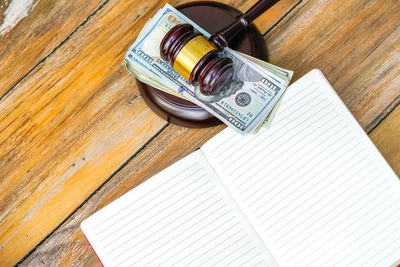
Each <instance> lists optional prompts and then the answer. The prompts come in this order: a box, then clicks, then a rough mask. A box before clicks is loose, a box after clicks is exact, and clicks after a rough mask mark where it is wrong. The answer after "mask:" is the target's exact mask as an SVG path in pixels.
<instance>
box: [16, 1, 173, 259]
mask: <svg viewBox="0 0 400 267" xmlns="http://www.w3.org/2000/svg"><path fill="white" fill-rule="evenodd" d="M107 1H108V0H107ZM169 125H170V123H169V122H166V123H165V125H164V126H163V127H161V128H160V129H159V130H158V131H157V132H156V133H155V134H154V135H153V136H152V137H151V138H149V140H147V141H146V143H144V144H143V146H142V147H140V148H139V149H138V150H137V151H136V152H135V153H133V154H132V155H131V156H130V157H129V158H128V159H127V160H126V161H125V162H123V163H122V164H121V166H119V167H118V169H116V170H115V171H114V172H113V173H112V174H111V175H110V177H108V178H107V179H106V180H105V181H104V182H103V183H102V184H101V185H100V186H99V187H97V188H96V190H94V191H93V192H92V193H91V194H90V195H89V196H88V197H87V198H86V199H85V200H83V201H82V203H81V204H79V205H78V206H77V207H76V208H75V209H74V210H73V211H72V212H71V213H70V214H68V216H66V217H65V218H64V219H63V220H62V221H61V222H60V223H59V224H58V225H57V226H56V227H55V228H54V229H53V230H52V231H51V232H50V233H49V234H48V235H46V236H45V237H44V238H43V239H42V240H41V241H40V242H39V243H37V245H36V246H35V247H33V248H32V249H31V250H30V251H29V252H28V253H27V254H25V255H24V256H23V257H22V258H21V259H20V260H19V261H18V262H17V263H16V266H19V265H21V264H22V262H23V261H24V260H25V259H26V258H27V257H29V256H30V255H31V254H32V253H33V252H34V251H35V250H36V249H37V248H38V247H40V246H41V245H42V244H43V243H44V242H45V241H46V240H47V238H49V237H50V236H51V235H52V234H54V232H56V231H57V230H58V229H59V228H60V227H61V226H62V225H63V224H64V223H65V222H66V221H68V219H69V218H71V216H72V215H74V214H75V213H76V212H77V211H78V210H79V209H80V208H82V206H83V205H85V203H87V202H88V201H89V200H90V199H91V198H92V197H93V196H94V195H95V194H96V193H97V192H98V191H100V190H101V189H102V188H103V187H104V186H105V185H106V184H107V183H108V182H109V181H110V180H111V179H112V178H113V177H114V176H115V175H117V174H118V173H119V172H120V171H121V170H122V169H124V168H125V166H126V165H127V164H128V163H129V162H130V161H131V160H133V159H134V158H135V157H136V156H137V155H139V154H140V153H141V152H142V151H143V150H144V149H146V147H147V146H148V145H149V144H150V143H151V142H152V141H153V140H154V139H156V138H157V137H158V136H159V135H160V134H161V133H162V132H163V131H164V130H165V129H166V128H167V127H168V126H169Z"/></svg>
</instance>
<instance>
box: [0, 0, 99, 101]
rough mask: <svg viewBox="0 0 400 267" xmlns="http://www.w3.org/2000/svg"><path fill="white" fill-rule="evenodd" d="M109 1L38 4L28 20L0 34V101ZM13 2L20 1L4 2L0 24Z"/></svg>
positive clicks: (42, 0) (65, 0)
mask: <svg viewBox="0 0 400 267" xmlns="http://www.w3.org/2000/svg"><path fill="white" fill-rule="evenodd" d="M105 1H106V0H95V1H91V0H83V1H69V0H59V1H51V0H40V1H34V3H37V4H36V5H35V6H34V8H33V9H32V10H31V11H30V12H29V13H28V15H27V16H26V17H25V18H23V19H22V20H21V21H19V23H18V24H17V25H16V26H15V27H13V28H12V29H10V30H9V31H8V32H6V33H4V34H0V62H1V64H0V98H1V96H3V95H4V93H6V92H7V91H8V90H9V89H10V88H11V87H12V86H13V85H14V84H15V83H16V82H17V81H19V80H20V79H21V78H22V77H23V76H24V75H26V74H27V73H28V72H29V71H30V70H31V69H32V68H33V67H34V66H35V65H36V64H38V63H39V62H40V61H41V60H42V59H43V58H44V57H46V55H48V54H49V53H50V52H51V51H52V50H53V49H54V48H55V47H57V45H58V44H59V43H60V42H61V41H63V40H65V39H66V38H67V37H68V36H69V35H70V33H71V32H72V31H74V30H75V29H76V28H77V27H78V26H79V25H80V24H82V23H83V22H84V21H85V19H86V18H87V17H88V16H89V15H90V14H92V13H93V12H95V10H97V9H98V8H99V7H101V5H102V4H103V2H105ZM11 2H18V0H12V1H1V2H0V3H2V4H1V6H2V8H1V9H0V24H1V23H2V22H3V20H4V12H5V11H6V10H7V8H8V7H9V5H10V4H11ZM82 7H85V8H82Z"/></svg>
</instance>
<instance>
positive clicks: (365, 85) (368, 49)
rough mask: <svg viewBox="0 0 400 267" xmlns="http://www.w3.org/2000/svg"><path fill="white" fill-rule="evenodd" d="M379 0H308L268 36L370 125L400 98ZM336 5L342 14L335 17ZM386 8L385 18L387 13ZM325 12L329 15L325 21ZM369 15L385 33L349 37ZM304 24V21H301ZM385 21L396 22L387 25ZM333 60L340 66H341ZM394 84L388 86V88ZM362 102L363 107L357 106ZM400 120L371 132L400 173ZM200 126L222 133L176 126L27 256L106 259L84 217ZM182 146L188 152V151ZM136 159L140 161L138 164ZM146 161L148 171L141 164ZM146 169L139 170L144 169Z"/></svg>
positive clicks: (392, 45) (395, 116)
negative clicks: (87, 232) (83, 226)
mask: <svg viewBox="0 0 400 267" xmlns="http://www.w3.org/2000/svg"><path fill="white" fill-rule="evenodd" d="M339 2H340V1H339ZM346 4H347V5H346ZM371 4H372V6H368V5H365V4H364V3H363V2H359V3H358V4H357V3H354V2H353V3H352V5H349V4H348V3H347V2H346V3H344V2H342V3H341V4H340V3H338V4H335V3H333V2H328V3H325V4H324V3H321V2H320V1H308V2H304V1H303V2H302V3H301V4H300V5H298V6H297V7H295V9H294V10H293V11H292V12H291V13H289V15H288V16H287V17H286V18H284V20H283V21H282V22H281V23H282V24H279V25H278V27H277V28H276V29H273V30H272V31H270V32H268V34H267V36H266V40H267V44H268V48H269V52H270V56H271V61H272V62H273V63H277V64H280V65H281V66H284V67H288V68H293V69H295V75H296V76H295V79H296V78H298V77H299V76H301V75H302V74H304V73H305V72H307V71H308V70H309V69H311V68H313V67H314V66H313V64H315V65H316V67H319V68H321V69H322V70H323V71H324V74H325V75H326V76H327V77H328V79H329V80H330V81H331V82H332V83H333V84H335V86H336V87H338V88H336V89H337V91H338V92H339V93H340V95H341V97H342V98H343V99H344V100H345V102H346V101H347V103H346V104H347V105H348V106H349V107H350V109H351V110H352V111H353V113H354V114H355V116H356V118H357V119H358V120H359V121H360V123H361V125H362V127H364V129H366V130H367V131H370V130H371V129H372V125H376V124H377V123H378V122H379V120H380V116H381V115H380V114H384V112H386V113H388V112H389V111H390V110H391V108H393V107H394V106H395V105H396V101H397V100H396V98H393V97H392V96H393V95H396V92H397V91H396V90H397V89H396V88H399V87H398V86H397V85H398V82H399V80H398V76H399V70H398V66H397V65H396V64H395V62H396V60H397V57H398V46H396V43H398V37H397V31H398V27H397V26H395V25H396V23H393V21H391V22H386V20H387V18H388V17H391V16H393V17H395V18H396V17H397V16H398V14H399V13H398V11H396V12H397V13H396V12H394V13H392V12H393V10H392V11H390V12H389V10H388V8H389V7H388V6H386V7H385V8H384V9H383V10H379V9H378V15H373V14H372V13H373V12H372V10H371V8H375V7H376V2H371V3H370V5H371ZM373 4H375V6H374V5H373ZM324 5H325V6H324ZM325 8H326V9H328V10H325ZM394 8H396V6H394ZM309 9H310V10H311V11H310V10H309ZM379 12H380V13H379ZM388 12H389V13H388ZM318 13H321V14H322V15H320V16H319V15H318V16H317V17H315V18H314V17H313V16H312V14H318ZM329 13H332V16H336V17H335V18H330V16H329V15H328V14H329ZM346 13H347V14H346ZM371 16H372V17H371ZM381 16H384V18H385V20H382V18H381ZM325 19H327V20H329V22H324V21H322V20H325ZM292 20H295V21H294V22H293V21H292ZM336 20H339V21H336ZM374 21H375V22H374ZM364 23H366V24H367V26H365V27H367V28H365V29H364V28H363V29H364V33H363V34H375V32H376V31H379V29H378V28H370V25H371V24H373V23H377V24H378V25H380V27H382V29H380V30H381V31H383V32H384V33H380V37H376V36H374V37H373V40H369V41H368V42H367V41H366V40H365V39H364V38H367V39H368V38H370V37H368V36H364V37H362V34H355V35H354V36H351V35H350V36H347V37H348V38H351V39H350V40H347V39H346V38H344V37H345V36H346V34H349V33H350V32H351V30H352V29H353V30H354V29H358V28H360V27H361V26H362V25H363V24H364ZM296 24H297V25H298V27H295V26H296ZM329 26H331V27H329ZM287 27H289V29H287ZM363 27H364V26H363ZM385 27H388V28H389V29H385ZM330 28H331V29H330ZM306 31H312V33H306ZM365 31H366V32H365ZM301 35H306V36H305V37H309V38H311V40H307V39H305V40H303V37H302V36H301ZM305 37H304V38H305ZM326 38H327V40H326ZM379 38H380V39H379ZM285 42H289V43H290V44H291V45H287V44H286V43H285ZM364 42H365V44H364ZM296 43H299V45H296ZM364 45H365V46H364ZM281 46H284V47H285V49H286V50H285V49H281ZM331 50H334V51H332V52H335V53H332V54H330V52H331ZM353 54H354V55H353ZM342 55H347V56H351V60H347V59H346V60H342V61H340V60H339V59H340V58H342V59H343V57H342ZM309 61H310V62H309ZM354 61H356V63H357V64H356V65H354V64H353V62H354ZM333 64H337V65H338V66H337V67H335V65H333ZM356 67H357V68H356ZM324 68H325V69H324ZM342 69H343V70H342ZM391 83H393V84H391ZM350 86H351V89H348V88H347V87H350ZM396 86H397V87H396ZM386 88H388V89H387V90H386ZM365 97H368V100H366V99H364V98H365ZM369 101H372V102H371V104H368V103H369ZM365 103H367V105H365ZM371 105H382V106H386V107H388V108H387V110H386V111H384V110H381V109H379V110H378V111H379V112H377V113H376V114H373V112H372V111H371V109H374V107H373V106H371ZM390 107H391V108H390ZM354 110H356V111H357V110H359V111H357V112H354ZM365 112H367V113H368V114H367V115H368V116H367V117H365V118H366V119H363V118H364V117H363V116H364V113H365ZM382 112H383V113H382ZM399 121H400V107H398V108H397V109H396V110H395V111H394V112H393V113H391V114H390V115H389V116H388V117H387V118H386V119H385V120H384V121H383V122H382V123H381V124H380V125H379V126H378V127H377V128H376V129H375V130H374V131H373V132H372V133H371V139H372V140H373V141H374V142H375V144H376V145H377V147H378V149H379V150H380V151H381V152H382V154H383V155H384V157H385V158H387V159H388V161H389V163H390V164H391V166H392V167H393V168H394V170H395V171H396V172H397V174H398V175H399V174H400V154H399V151H400V136H399V129H400V125H399ZM192 133H193V134H194V135H193V136H194V137H196V136H197V137H198V138H205V139H204V140H206V139H207V138H208V137H210V136H211V135H213V134H214V133H207V134H205V136H203V135H202V134H199V132H197V131H196V130H185V129H182V128H179V127H176V126H169V127H168V128H167V129H166V130H164V131H163V132H162V133H161V134H160V136H158V137H157V138H156V139H154V140H153V141H152V142H151V143H150V145H149V146H148V147H146V148H144V149H143V151H142V152H141V154H139V155H138V156H137V157H136V158H134V159H133V160H132V161H131V162H130V163H129V164H128V165H127V166H126V167H125V168H124V169H123V170H122V171H121V172H119V173H118V175H117V176H118V178H115V177H114V178H113V179H112V180H111V181H109V182H108V183H107V184H106V185H105V186H104V187H103V188H102V189H101V190H100V191H99V192H97V193H96V194H95V195H94V196H93V197H92V198H91V199H90V200H89V201H87V202H86V204H85V205H84V206H83V207H82V208H81V209H79V210H77V211H76V212H75V213H74V215H73V216H71V217H70V218H69V219H68V221H67V222H65V223H64V224H63V225H62V226H61V227H60V228H59V229H57V231H55V232H54V233H53V234H52V235H51V236H50V237H49V238H48V239H47V240H46V241H45V242H44V243H43V244H42V245H41V246H39V247H38V248H37V249H36V250H35V251H34V252H33V253H32V254H31V255H30V256H29V257H28V258H27V259H26V260H25V261H24V263H23V264H24V265H29V266H34V265H38V264H43V265H47V264H49V263H53V262H54V263H57V264H65V263H68V264H70V263H72V264H79V263H82V262H85V263H88V264H93V265H95V264H99V262H98V260H97V259H96V256H95V254H94V253H93V252H91V248H90V246H89V245H88V243H87V241H86V240H85V239H84V237H83V234H82V233H81V231H80V229H79V224H80V222H81V221H82V220H83V219H85V218H86V217H88V216H90V215H91V214H92V213H93V212H94V211H96V210H98V209H99V208H101V207H103V206H104V205H106V204H107V203H109V202H111V201H112V200H114V199H115V198H117V197H119V196H120V195H122V194H123V193H125V192H127V191H128V190H129V189H130V188H132V187H133V186H135V185H137V184H138V183H139V182H140V181H142V180H143V179H147V178H148V177H151V176H152V175H154V174H156V173H157V172H158V171H160V170H162V169H164V168H165V167H167V166H168V165H169V164H170V162H162V161H161V159H159V160H157V159H156V160H154V161H153V158H152V155H153V154H154V153H157V149H158V148H163V147H166V146H167V147H169V144H170V142H171V139H168V138H166V136H165V135H170V136H172V135H173V136H174V139H173V140H174V142H176V144H179V146H178V145H176V146H175V145H172V146H171V149H166V150H165V151H164V153H162V154H160V157H161V158H163V159H164V160H165V159H171V158H172V159H174V160H173V162H175V160H178V159H179V158H181V155H182V156H183V155H185V153H187V154H189V153H190V152H192V151H193V150H194V148H196V147H197V144H196V145H194V146H193V147H191V144H190V143H191V142H193V140H196V139H193V137H192V138H188V136H189V135H190V136H192ZM172 148H173V149H172ZM182 151H185V153H183V154H182V153H181V152H182ZM178 153H179V156H178V157H177V156H176V155H177V154H178ZM147 158H152V159H151V160H150V162H149V163H148V164H146V163H145V161H146V159H147ZM143 164H144V165H143ZM164 164H165V165H164ZM136 165H139V167H138V168H137V167H135V166H136ZM141 169H142V170H143V172H140V170H141ZM138 170H139V172H138V173H136V172H137V171H138ZM132 173H136V175H132ZM124 177H126V179H127V180H126V181H129V182H126V183H125V181H124V182H120V181H121V180H120V179H125V178H124ZM103 196H104V198H103Z"/></svg>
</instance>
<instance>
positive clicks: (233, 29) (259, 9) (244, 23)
mask: <svg viewBox="0 0 400 267" xmlns="http://www.w3.org/2000/svg"><path fill="white" fill-rule="evenodd" d="M278 1H279V0H260V1H258V2H257V3H255V4H254V5H253V6H252V7H251V8H250V9H249V10H247V12H246V13H244V14H242V15H240V16H238V17H237V18H236V21H235V22H234V23H232V24H231V25H229V26H227V27H226V28H224V29H222V30H220V31H218V32H216V33H215V34H214V35H213V36H211V38H210V40H211V41H212V42H213V43H214V44H216V45H217V46H219V47H220V48H223V47H226V46H228V45H229V43H230V42H231V41H232V40H233V38H234V37H235V36H236V35H237V34H238V33H239V32H241V31H242V30H244V29H247V28H248V27H249V26H250V25H251V23H252V22H253V20H255V19H256V18H258V17H259V16H260V15H261V14H263V13H264V12H265V11H267V10H268V9H269V8H271V7H272V6H273V5H274V4H276V3H277V2H278Z"/></svg>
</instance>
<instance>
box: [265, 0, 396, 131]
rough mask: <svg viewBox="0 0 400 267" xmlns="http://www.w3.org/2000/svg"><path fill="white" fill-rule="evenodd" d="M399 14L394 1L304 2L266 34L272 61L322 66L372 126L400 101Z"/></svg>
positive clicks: (301, 68)
mask: <svg viewBox="0 0 400 267" xmlns="http://www.w3.org/2000/svg"><path fill="white" fill-rule="evenodd" d="M399 18H400V2H399V1H395V0H390V1H379V0H376V1H325V0H309V1H303V2H301V3H300V4H299V5H298V6H297V7H296V8H295V9H294V10H293V12H291V13H290V14H289V15H288V16H286V17H285V18H284V19H283V21H282V22H281V23H280V24H279V25H278V26H277V27H275V28H274V29H273V30H272V31H271V32H269V33H268V34H267V35H266V41H267V47H268V51H269V54H270V61H271V62H272V63H273V64H277V65H279V66H282V67H285V68H288V69H292V70H294V71H295V74H294V80H296V79H297V78H299V77H300V76H302V75H304V74H305V73H306V72H308V71H309V70H311V69H313V68H318V69H321V70H322V72H323V73H324V74H325V75H326V77H327V78H328V80H329V81H330V82H331V84H332V85H333V87H334V88H335V90H336V91H337V92H338V94H339V95H340V97H341V98H342V99H343V101H344V102H345V104H346V105H347V106H348V107H349V109H350V110H351V112H352V113H353V115H354V116H355V117H356V118H357V119H358V121H359V122H360V123H361V124H362V125H363V127H364V128H365V129H366V130H367V131H369V130H370V129H372V128H374V127H375V126H376V125H377V123H379V118H383V117H384V116H385V115H386V114H387V113H388V112H390V108H389V107H391V108H393V106H395V105H396V104H398V102H399V101H400V89H399V88H400V75H399V74H400V73H399V71H400V69H399V66H398V64H396V63H397V62H398V61H399V53H398V51H399V50H398V49H399V46H398V43H399V25H400V20H399ZM381 42H383V43H381ZM377 47H378V48H377ZM394 101H395V102H394Z"/></svg>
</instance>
